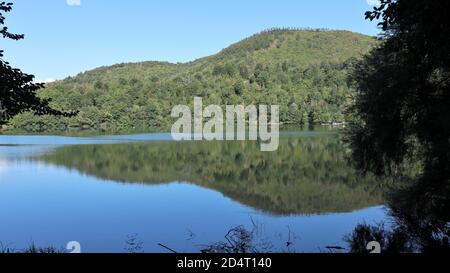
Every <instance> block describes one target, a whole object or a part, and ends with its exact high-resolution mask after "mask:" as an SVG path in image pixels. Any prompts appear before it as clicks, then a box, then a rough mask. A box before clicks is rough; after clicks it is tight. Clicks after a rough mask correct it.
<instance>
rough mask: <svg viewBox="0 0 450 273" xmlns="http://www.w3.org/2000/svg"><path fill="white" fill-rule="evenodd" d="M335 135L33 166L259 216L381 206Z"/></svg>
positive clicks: (87, 156)
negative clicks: (216, 201) (220, 197)
mask: <svg viewBox="0 0 450 273" xmlns="http://www.w3.org/2000/svg"><path fill="white" fill-rule="evenodd" d="M345 153H346V151H345V148H344V146H343V145H342V143H341V141H340V140H339V137H338V136H337V135H335V134H320V135H309V136H304V135H302V136H301V137H299V135H298V134H295V133H294V134H288V135H285V137H284V138H282V139H281V140H280V146H279V149H278V150H277V151H276V152H261V151H260V149H259V143H257V142H248V141H247V142H238V141H221V142H205V141H202V142H145V143H127V144H120V143H119V144H105V145H74V146H63V147H59V148H56V149H55V150H54V151H52V152H50V153H46V154H45V155H41V156H38V157H36V158H35V159H37V160H39V161H43V162H47V163H51V164H55V165H58V166H64V167H67V168H70V169H75V170H78V171H80V172H82V173H84V174H88V175H92V176H95V177H97V178H101V179H108V180H114V181H120V182H124V183H143V184H162V183H170V182H173V181H188V182H190V183H194V184H196V185H198V186H201V187H204V188H209V189H213V190H215V191H218V192H221V193H222V194H224V195H226V196H228V197H230V198H232V199H233V200H235V201H238V202H240V203H243V204H245V205H248V206H251V207H253V208H256V209H259V210H262V211H264V212H268V213H272V214H279V215H286V214H318V213H330V212H348V211H353V210H356V209H361V208H365V207H369V206H374V205H379V204H382V203H383V198H382V196H383V191H382V184H381V183H380V182H379V181H377V180H376V179H375V178H374V177H372V176H363V175H361V174H359V173H358V172H356V171H355V170H354V169H353V168H352V167H350V166H349V165H348V164H347V161H346V160H345Z"/></svg>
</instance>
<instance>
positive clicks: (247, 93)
mask: <svg viewBox="0 0 450 273" xmlns="http://www.w3.org/2000/svg"><path fill="white" fill-rule="evenodd" d="M376 43H377V41H376V39H374V38H373V37H369V36H364V35H361V34H357V33H352V32H348V31H319V30H291V29H273V30H267V31H264V32H261V33H259V34H256V35H253V36H251V37H249V38H247V39H245V40H243V41H240V42H238V43H236V44H233V45H231V46H230V47H228V48H225V49H223V50H222V51H221V52H219V53H218V54H216V55H213V56H209V57H205V58H201V59H198V60H196V61H192V62H189V63H180V64H171V63H166V62H142V63H126V64H117V65H113V66H109V67H100V68H97V69H94V70H91V71H87V72H85V73H81V74H79V75H77V76H76V77H69V78H66V79H64V80H63V81H59V82H55V83H52V84H49V85H47V87H46V88H45V89H43V90H41V91H40V96H42V97H45V98H51V99H52V102H51V105H52V107H54V108H56V109H60V110H64V111H67V110H78V111H79V114H78V115H77V116H75V117H70V118H68V117H53V116H34V115H33V114H32V113H30V112H26V113H22V114H19V115H18V116H16V117H14V118H13V119H12V120H11V122H10V126H11V127H13V128H16V129H21V130H26V131H30V132H42V131H57V130H67V129H95V130H97V129H100V130H106V131H119V130H130V129H135V130H140V129H144V130H145V129H151V128H154V129H155V128H156V129H158V128H160V129H163V128H165V129H167V128H169V126H170V125H171V124H172V123H173V121H174V120H173V118H171V117H170V111H171V109H172V107H173V106H174V105H177V104H188V105H192V104H193V98H194V96H200V97H203V100H204V104H210V103H214V104H219V105H226V104H241V103H244V104H269V105H271V104H279V105H280V109H281V113H280V120H281V122H283V123H293V124H299V125H300V124H306V123H324V122H340V121H343V120H344V116H343V110H344V108H345V106H346V105H347V104H348V103H349V101H350V100H349V95H350V94H351V92H352V90H351V88H350V87H349V83H348V80H347V72H348V71H349V69H350V68H351V66H352V63H353V62H354V60H355V58H359V57H361V55H363V54H365V53H367V52H368V51H369V50H370V49H371V48H373V47H374V46H375V45H376ZM180 46H182V45H180Z"/></svg>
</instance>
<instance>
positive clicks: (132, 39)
mask: <svg viewBox="0 0 450 273" xmlns="http://www.w3.org/2000/svg"><path fill="white" fill-rule="evenodd" d="M373 1H374V0H341V1H338V0H314V1H313V0H308V1H306V0H127V1H119V0H33V1H30V0H16V1H14V0H13V2H14V3H15V4H14V9H13V11H12V12H10V13H8V14H7V15H6V24H7V26H8V27H9V29H10V31H12V32H16V33H24V34H25V40H21V41H17V42H14V41H7V40H5V39H0V43H1V46H0V48H2V49H4V50H5V60H6V61H9V62H10V63H11V64H12V65H13V66H15V67H18V68H21V69H22V70H23V71H24V72H26V73H31V74H35V75H36V78H37V79H41V80H46V79H50V78H51V79H62V78H65V77H67V76H69V75H76V74H78V73H79V72H82V71H85V70H88V69H92V68H95V67H98V66H102V65H110V64H115V63H119V62H136V61H146V60H160V61H170V62H185V61H190V60H194V59H196V58H199V57H204V56H207V55H211V54H214V53H217V52H218V51H220V50H221V49H222V48H225V47H227V46H228V45H230V44H232V43H235V42H237V41H239V40H241V39H243V38H245V37H248V36H250V35H252V34H254V33H257V32H260V31H262V30H264V29H267V28H272V27H312V28H330V29H346V30H350V31H354V32H360V33H364V34H368V35H376V34H378V29H377V28H376V24H375V23H372V22H366V21H365V20H364V12H365V11H367V10H369V9H371V6H370V5H369V4H368V2H369V3H373ZM69 2H70V4H71V5H69V4H68V3H69Z"/></svg>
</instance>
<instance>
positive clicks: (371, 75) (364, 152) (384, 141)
mask: <svg viewBox="0 0 450 273" xmlns="http://www.w3.org/2000/svg"><path fill="white" fill-rule="evenodd" d="M449 10H450V2H448V1H438V0H427V1H424V0H397V1H395V0H382V1H381V5H380V6H379V7H375V8H374V10H373V11H368V12H367V13H366V18H367V19H370V20H374V19H381V22H380V24H379V25H380V27H382V30H383V35H382V43H381V45H380V46H379V47H378V48H376V49H374V50H373V51H372V52H371V54H369V55H368V56H367V57H366V58H364V60H362V61H361V62H359V63H358V64H357V65H356V69H355V71H354V73H353V79H354V81H355V83H356V87H357V93H356V96H355V104H354V106H353V107H352V109H351V110H352V111H351V112H352V126H351V128H350V130H349V132H348V141H349V143H350V146H351V148H352V151H353V158H354V159H355V162H356V164H357V165H358V166H359V168H361V169H363V170H366V171H372V172H375V173H377V174H379V175H389V176H395V177H396V179H397V180H399V183H398V184H402V183H400V181H401V180H404V181H405V182H406V184H407V185H406V186H401V187H399V189H397V190H396V191H395V192H394V193H393V194H392V197H391V198H390V202H389V205H390V209H391V212H392V214H393V216H395V221H396V224H397V225H398V226H399V227H401V228H402V229H403V230H407V231H408V234H409V235H410V236H412V238H413V239H414V240H416V241H417V242H418V244H419V245H420V248H419V249H420V250H421V251H433V250H440V249H447V251H448V249H449V248H450V246H449V244H448V238H449V235H450V225H449V223H450V168H449V166H450V54H449V48H450V23H449V22H450V21H449V20H448V18H447V17H448V11H449ZM412 164H413V165H414V167H413V168H411V165H412ZM411 170H414V171H413V173H414V175H412V176H411V175H409V174H407V173H409V172H411Z"/></svg>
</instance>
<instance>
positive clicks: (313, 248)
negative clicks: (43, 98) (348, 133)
mask: <svg viewBox="0 0 450 273" xmlns="http://www.w3.org/2000/svg"><path fill="white" fill-rule="evenodd" d="M345 153H346V150H345V148H344V147H343V145H342V143H341V141H340V139H339V136H338V135H337V133H336V132H330V131H322V132H305V131H291V132H283V133H282V134H281V139H280V146H279V149H278V150H277V151H276V152H261V151H260V144H259V143H257V142H251V141H247V142H240V141H222V142H206V141H199V142H175V141H172V140H171V136H170V134H139V135H121V136H99V137H59V136H9V135H0V219H1V220H0V242H1V243H2V244H3V246H5V245H6V246H10V247H13V248H16V249H20V248H24V247H26V246H28V245H29V244H30V243H31V242H34V243H35V244H36V245H39V246H50V245H51V246H56V247H61V248H64V247H65V245H66V244H67V242H69V241H78V242H80V243H81V246H82V251H83V252H124V251H125V248H126V246H127V245H126V241H127V236H129V235H132V234H137V239H138V241H140V242H142V243H143V250H144V251H147V252H166V250H165V249H163V248H161V247H160V246H158V243H162V244H164V245H167V246H169V247H171V248H173V249H175V250H177V251H179V252H198V251H199V250H200V249H201V248H202V246H203V245H206V244H209V243H214V242H218V241H222V240H224V235H225V234H226V233H227V231H228V230H229V229H230V228H232V227H234V226H237V225H243V226H245V227H246V228H248V229H252V227H253V226H254V225H255V224H256V226H258V233H257V234H258V236H257V237H258V238H257V239H258V240H259V241H261V242H262V241H264V242H270V244H272V245H273V248H272V251H286V248H285V244H286V241H287V240H289V238H290V241H292V243H293V247H292V248H291V250H295V251H299V252H301V251H307V252H317V251H320V250H325V247H326V246H336V245H340V246H345V244H344V242H343V240H342V238H343V236H344V235H345V234H347V233H349V232H351V231H352V229H353V228H354V227H355V226H356V225H357V224H358V223H361V222H366V223H374V222H380V221H383V220H385V219H386V214H385V210H384V207H383V198H382V194H383V192H382V189H383V185H382V183H380V182H379V181H377V180H376V179H374V178H373V177H369V176H362V175H360V174H358V173H357V172H356V171H355V170H354V169H353V168H351V167H350V166H349V165H348V164H347V162H346V159H345Z"/></svg>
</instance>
